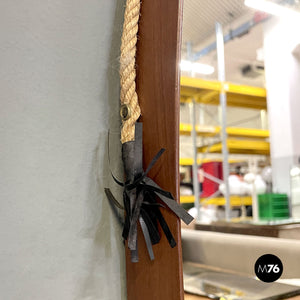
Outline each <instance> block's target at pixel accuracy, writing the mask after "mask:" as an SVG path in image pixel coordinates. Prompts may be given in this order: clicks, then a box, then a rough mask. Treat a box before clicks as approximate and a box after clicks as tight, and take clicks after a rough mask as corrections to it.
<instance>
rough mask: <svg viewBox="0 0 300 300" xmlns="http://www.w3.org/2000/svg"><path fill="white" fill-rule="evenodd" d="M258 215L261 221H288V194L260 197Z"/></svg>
mask: <svg viewBox="0 0 300 300" xmlns="http://www.w3.org/2000/svg"><path fill="white" fill-rule="evenodd" d="M258 215H259V218H260V219H261V220H279V219H288V218H289V216H290V210H289V201H288V197H287V195H286V194H273V193H269V194H261V195H258Z"/></svg>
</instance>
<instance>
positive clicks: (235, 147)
mask: <svg viewBox="0 0 300 300" xmlns="http://www.w3.org/2000/svg"><path fill="white" fill-rule="evenodd" d="M227 148H228V151H229V153H232V154H233V153H234V154H256V155H269V154H270V143H269V142H266V141H251V140H235V139H228V140H227ZM198 152H199V153H206V152H209V153H221V152H222V143H216V144H213V145H209V146H201V147H198Z"/></svg>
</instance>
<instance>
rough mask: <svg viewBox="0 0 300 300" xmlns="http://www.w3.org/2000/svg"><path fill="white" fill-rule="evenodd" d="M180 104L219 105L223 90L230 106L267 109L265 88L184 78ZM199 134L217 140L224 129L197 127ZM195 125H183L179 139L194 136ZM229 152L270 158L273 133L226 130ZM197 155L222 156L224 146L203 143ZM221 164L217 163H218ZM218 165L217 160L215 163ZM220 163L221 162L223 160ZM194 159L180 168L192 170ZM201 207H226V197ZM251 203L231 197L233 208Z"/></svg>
mask: <svg viewBox="0 0 300 300" xmlns="http://www.w3.org/2000/svg"><path fill="white" fill-rule="evenodd" d="M180 85H181V91H180V101H181V102H182V103H189V102H192V101H193V100H194V101H195V102H196V103H201V104H207V105H219V104H220V100H219V96H220V92H221V91H222V88H223V89H224V91H225V92H226V96H227V106H232V107H242V108H252V109H257V110H266V109H267V100H266V96H267V93H266V90H265V89H264V88H259V87H252V86H246V85H238V84H233V83H229V82H226V83H225V84H224V85H222V84H221V83H220V82H218V81H210V80H203V79H199V78H189V77H181V81H180ZM195 129H196V134H197V136H200V137H202V138H215V137H218V136H220V135H221V126H207V125H196V128H195ZM192 130H193V126H192V124H185V123H181V124H180V135H184V136H190V135H191V134H192ZM226 132H227V136H228V138H227V141H226V143H227V148H228V152H229V154H247V155H269V154H270V143H269V141H268V139H269V136H270V133H269V130H265V129H254V128H242V127H227V128H226ZM197 151H198V153H205V154H209V153H222V143H221V142H220V141H216V142H215V143H212V144H211V143H207V145H206V144H205V143H204V145H202V146H201V147H198V148H197ZM217 160H218V159H217ZM209 161H212V159H209V158H205V159H200V158H199V159H197V164H198V165H200V164H201V163H204V162H209ZM214 161H216V159H214ZM220 161H222V160H221V159H220ZM242 161H245V160H242V159H240V160H234V159H229V163H235V162H242ZM193 163H194V159H192V158H181V159H180V165H181V166H192V165H193ZM194 200H195V197H194V196H193V195H192V196H181V197H180V202H181V203H193V202H194ZM200 202H201V203H205V204H214V205H225V202H226V200H225V198H224V197H216V198H211V199H209V200H208V199H206V198H203V199H201V200H200ZM251 204H252V199H251V197H250V196H243V197H241V196H230V205H231V206H241V205H251Z"/></svg>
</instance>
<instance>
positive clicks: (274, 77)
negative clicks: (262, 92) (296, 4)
mask: <svg viewBox="0 0 300 300" xmlns="http://www.w3.org/2000/svg"><path fill="white" fill-rule="evenodd" d="M299 26H300V17H299V18H298V19H294V18H275V17H273V18H272V19H271V20H269V21H268V22H266V24H265V26H264V51H265V55H264V56H265V67H266V87H267V91H268V114H269V127H270V141H271V158H272V168H273V187H274V190H275V191H277V192H281V193H288V194H290V176H289V171H290V169H291V167H292V165H293V164H294V163H296V162H297V160H298V156H300V142H299V128H300V122H299V110H300V104H299V92H300V88H299V80H300V63H299V60H298V58H297V57H296V56H295V55H294V54H293V50H294V48H295V47H296V45H298V44H299V43H300V37H299V35H297V34H295V28H299Z"/></svg>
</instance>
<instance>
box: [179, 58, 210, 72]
mask: <svg viewBox="0 0 300 300" xmlns="http://www.w3.org/2000/svg"><path fill="white" fill-rule="evenodd" d="M180 69H181V71H186V72H192V73H199V74H204V75H210V74H212V73H213V72H214V71H215V68H214V67H213V66H210V65H206V64H200V63H193V62H191V61H189V60H182V61H181V62H180Z"/></svg>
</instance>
